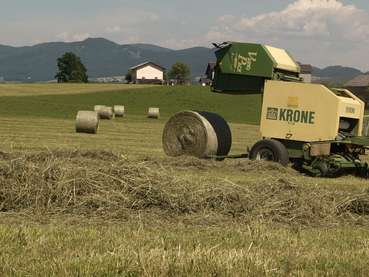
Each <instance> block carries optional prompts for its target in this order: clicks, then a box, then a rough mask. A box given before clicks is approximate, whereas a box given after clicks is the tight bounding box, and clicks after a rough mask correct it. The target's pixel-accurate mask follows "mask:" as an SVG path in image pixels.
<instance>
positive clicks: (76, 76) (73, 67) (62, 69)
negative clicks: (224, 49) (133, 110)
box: [55, 52, 191, 84]
mask: <svg viewBox="0 0 369 277" xmlns="http://www.w3.org/2000/svg"><path fill="white" fill-rule="evenodd" d="M57 67H58V71H57V73H56V74H55V78H56V80H57V81H58V83H87V82H88V75H87V68H86V66H85V65H84V64H83V63H82V61H81V58H80V57H78V56H77V55H76V54H74V53H72V52H67V53H65V54H64V55H62V56H61V57H59V58H58V59H57ZM190 76H191V70H190V67H189V66H188V65H187V64H185V63H182V62H176V63H175V64H174V65H173V66H172V67H171V69H170V70H169V72H168V73H167V74H165V79H166V80H167V79H168V78H169V79H174V80H176V82H177V83H178V84H185V83H186V82H188V81H189V80H190ZM125 79H126V81H127V82H131V81H132V72H131V71H128V73H127V74H126V76H125Z"/></svg>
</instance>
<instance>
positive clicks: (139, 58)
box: [0, 38, 362, 83]
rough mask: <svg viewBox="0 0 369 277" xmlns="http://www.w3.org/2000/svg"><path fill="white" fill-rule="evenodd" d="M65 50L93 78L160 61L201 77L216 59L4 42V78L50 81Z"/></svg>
mask: <svg viewBox="0 0 369 277" xmlns="http://www.w3.org/2000/svg"><path fill="white" fill-rule="evenodd" d="M65 52H74V53H75V54H77V55H78V56H80V57H81V58H82V61H83V63H84V64H85V65H86V66H87V69H88V75H89V77H90V78H97V77H108V76H123V75H125V74H126V73H127V71H128V69H129V68H130V67H132V66H134V65H137V64H140V63H142V62H145V61H152V62H155V63H158V64H160V65H162V66H164V67H166V68H167V69H169V68H170V67H171V66H172V64H174V63H175V62H177V61H181V62H184V63H186V64H188V65H189V66H190V67H191V73H192V76H201V75H203V74H204V72H205V70H206V66H207V64H208V62H210V61H214V60H215V56H214V51H213V50H212V49H210V48H205V47H194V48H189V49H184V50H172V49H168V48H164V47H160V46H156V45H151V44H142V43H137V44H126V45H120V44H117V43H114V42H112V41H109V40H106V39H103V38H89V39H86V40H84V41H81V42H71V43H66V42H50V43H42V44H38V45H34V46H27V47H11V46H4V45H0V79H1V77H4V79H5V80H10V81H48V80H52V79H54V75H55V73H56V59H57V58H58V57H60V56H61V55H63V54H64V53H65ZM361 73H362V72H361V71H360V70H357V69H355V68H350V67H342V66H330V67H327V68H324V69H320V68H317V67H314V68H313V75H314V76H315V77H318V78H319V79H320V80H322V81H324V82H331V83H344V82H346V81H348V80H350V79H352V78H354V77H356V76H357V75H359V74H361Z"/></svg>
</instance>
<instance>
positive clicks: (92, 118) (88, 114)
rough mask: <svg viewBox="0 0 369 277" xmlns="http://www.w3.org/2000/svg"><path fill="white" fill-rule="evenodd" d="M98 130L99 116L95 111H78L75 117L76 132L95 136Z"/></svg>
mask: <svg viewBox="0 0 369 277" xmlns="http://www.w3.org/2000/svg"><path fill="white" fill-rule="evenodd" d="M98 128H99V116H98V114H97V112H95V111H79V112H78V113H77V117H76V132H77V133H87V134H96V133H97V129H98Z"/></svg>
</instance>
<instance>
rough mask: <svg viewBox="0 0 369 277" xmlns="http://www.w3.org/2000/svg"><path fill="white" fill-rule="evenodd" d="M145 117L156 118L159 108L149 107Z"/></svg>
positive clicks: (158, 114) (158, 115)
mask: <svg viewBox="0 0 369 277" xmlns="http://www.w3.org/2000/svg"><path fill="white" fill-rule="evenodd" d="M147 117H148V118H154V119H158V118H159V117H160V109H159V108H149V111H148V113H147Z"/></svg>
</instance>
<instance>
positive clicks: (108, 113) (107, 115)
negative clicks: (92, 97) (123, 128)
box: [98, 106, 114, 120]
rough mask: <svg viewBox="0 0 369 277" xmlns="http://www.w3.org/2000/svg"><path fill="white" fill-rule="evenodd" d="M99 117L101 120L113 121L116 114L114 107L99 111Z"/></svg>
mask: <svg viewBox="0 0 369 277" xmlns="http://www.w3.org/2000/svg"><path fill="white" fill-rule="evenodd" d="M98 115H99V117H100V119H107V120H110V119H113V118H114V112H113V108H112V107H106V106H104V107H101V108H100V109H99V111H98Z"/></svg>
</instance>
